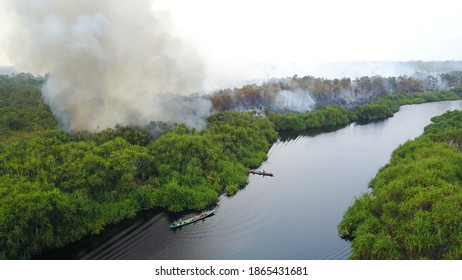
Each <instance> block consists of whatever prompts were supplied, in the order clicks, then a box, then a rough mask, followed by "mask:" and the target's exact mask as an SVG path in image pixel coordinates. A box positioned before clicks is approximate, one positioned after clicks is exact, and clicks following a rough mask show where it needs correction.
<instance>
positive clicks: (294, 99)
mask: <svg viewBox="0 0 462 280" xmlns="http://www.w3.org/2000/svg"><path fill="white" fill-rule="evenodd" d="M457 86H462V72H461V71H454V72H450V73H443V74H422V73H421V74H418V75H416V76H412V77H411V76H399V77H382V76H372V77H368V76H363V77H359V78H356V79H350V78H341V79H324V78H315V77H312V76H305V77H298V76H297V75H295V76H293V77H292V78H281V79H271V80H269V81H267V82H264V83H262V84H261V85H257V84H251V85H245V86H243V87H240V88H234V89H222V90H218V91H216V92H214V93H213V94H211V95H210V97H209V98H210V100H211V101H212V104H213V108H214V110H215V111H217V112H222V111H226V110H236V109H237V110H249V109H252V108H269V109H270V110H271V111H276V112H282V113H287V112H300V110H299V108H297V107H296V106H295V105H297V104H296V103H298V102H299V101H300V100H305V101H306V100H307V99H309V100H312V102H313V105H312V108H310V109H314V108H317V107H322V106H325V105H340V106H343V107H348V108H352V107H355V106H357V105H361V104H366V103H371V102H373V101H374V100H375V99H376V98H378V97H381V96H385V95H387V94H390V93H416V92H437V91H441V90H447V89H450V88H452V87H457ZM288 92H290V93H294V94H296V95H295V96H294V94H292V95H288V94H287V93H288ZM303 97H306V98H303Z"/></svg>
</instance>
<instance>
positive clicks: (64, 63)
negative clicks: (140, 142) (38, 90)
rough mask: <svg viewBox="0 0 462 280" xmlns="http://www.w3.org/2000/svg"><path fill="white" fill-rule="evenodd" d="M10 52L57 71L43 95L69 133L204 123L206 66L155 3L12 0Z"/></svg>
mask: <svg viewBox="0 0 462 280" xmlns="http://www.w3.org/2000/svg"><path fill="white" fill-rule="evenodd" d="M7 4H8V8H9V9H10V12H11V14H12V15H14V22H13V25H12V26H13V30H12V33H11V35H10V37H9V39H10V41H9V48H8V54H9V57H10V59H11V60H12V62H13V63H14V64H15V65H16V66H17V67H18V68H19V69H21V70H24V71H29V72H33V73H50V74H49V76H48V79H47V81H46V84H45V85H44V87H43V89H42V92H43V97H44V99H45V101H46V102H47V103H48V104H49V105H50V107H51V110H52V111H53V113H54V114H55V115H56V116H57V117H58V119H59V121H60V124H61V127H62V128H63V129H65V130H95V129H97V128H105V127H112V126H114V125H115V124H122V125H127V124H137V125H143V124H146V123H148V122H149V121H152V120H154V121H155V120H162V121H171V122H185V123H187V124H188V125H189V126H191V127H195V128H200V127H202V126H203V125H204V120H203V118H204V116H206V115H208V114H209V112H210V109H211V103H210V102H209V101H208V100H207V99H202V98H200V97H196V98H194V100H193V99H191V98H186V97H182V96H178V94H182V95H184V94H189V93H191V92H193V91H196V90H198V89H199V88H200V87H201V85H202V83H203V81H204V73H205V71H204V65H203V63H202V60H201V59H200V57H199V55H198V54H197V53H196V51H195V50H194V49H193V48H191V47H190V46H189V45H187V44H186V43H185V42H184V41H182V40H181V39H179V38H178V37H176V36H175V34H174V33H173V31H172V26H171V23H170V20H169V17H168V14H166V13H162V12H156V13H154V12H153V9H152V8H151V6H152V1H148V0H133V1H109V0H68V1H60V0H14V1H13V0H11V1H8V2H7Z"/></svg>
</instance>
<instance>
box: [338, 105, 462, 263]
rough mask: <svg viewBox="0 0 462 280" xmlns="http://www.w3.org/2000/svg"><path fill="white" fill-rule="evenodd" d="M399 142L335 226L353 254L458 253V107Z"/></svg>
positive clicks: (461, 252)
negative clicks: (364, 192) (416, 134)
mask: <svg viewBox="0 0 462 280" xmlns="http://www.w3.org/2000/svg"><path fill="white" fill-rule="evenodd" d="M432 121H433V124H430V125H429V126H427V127H426V128H425V132H424V134H423V135H422V136H420V137H418V138H416V139H415V140H412V141H408V142H407V143H405V144H403V145H401V146H400V147H398V148H397V149H396V150H395V151H394V152H393V155H392V157H391V160H390V162H389V163H388V164H387V165H385V166H384V167H383V168H381V170H380V171H379V172H378V174H377V175H376V177H375V178H374V179H373V180H372V181H371V183H370V189H371V192H370V193H367V194H364V195H363V196H361V197H360V198H358V199H357V200H356V201H355V203H354V204H353V205H352V206H351V207H350V208H349V209H348V210H347V212H346V213H345V216H344V217H343V220H342V221H341V223H340V224H339V226H338V230H339V233H340V235H341V236H342V237H344V238H346V239H351V240H352V255H351V258H352V259H461V258H462V242H461V240H462V173H461V169H460V167H461V166H462V111H453V112H447V113H445V114H443V115H442V116H438V117H434V118H433V119H432Z"/></svg>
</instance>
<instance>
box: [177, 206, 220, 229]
mask: <svg viewBox="0 0 462 280" xmlns="http://www.w3.org/2000/svg"><path fill="white" fill-rule="evenodd" d="M213 215H215V209H213V210H210V211H207V212H203V213H201V214H200V215H197V216H194V217H192V218H189V219H186V220H182V219H179V220H178V221H175V222H173V224H171V225H170V228H171V229H175V228H180V227H183V226H186V225H189V224H192V223H195V222H197V221H199V220H205V218H207V217H210V216H213Z"/></svg>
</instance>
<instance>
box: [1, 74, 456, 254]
mask: <svg viewBox="0 0 462 280" xmlns="http://www.w3.org/2000/svg"><path fill="white" fill-rule="evenodd" d="M45 79H46V77H41V76H38V77H34V76H33V75H30V74H18V75H14V76H0V111H1V114H0V259H23V258H30V257H31V256H32V255H34V254H38V253H40V252H41V251H43V250H44V249H48V248H55V247H60V246H63V245H65V244H68V243H70V242H72V241H75V240H78V239H80V238H82V237H83V236H85V235H87V234H97V233H99V232H100V231H102V230H103V229H104V227H105V226H107V225H109V224H113V223H116V222H118V221H120V220H122V219H125V218H128V217H133V216H134V215H135V214H136V213H137V212H138V211H140V210H142V209H149V208H161V209H166V210H167V211H172V212H181V211H192V210H202V209H205V208H207V207H210V206H212V205H214V204H215V203H216V202H217V201H218V199H219V196H220V195H221V194H222V193H226V194H228V195H233V194H235V193H236V192H237V191H238V190H239V189H240V188H242V187H244V186H245V185H246V184H247V179H248V169H249V168H254V167H258V166H259V165H260V164H261V163H262V161H264V160H265V159H266V156H267V154H266V153H267V151H268V150H269V148H270V147H271V144H272V143H273V142H274V141H275V140H276V139H277V137H278V135H277V132H276V131H284V130H301V129H307V128H314V127H326V126H338V125H345V124H348V123H351V122H354V121H357V120H360V121H364V122H367V121H374V120H378V119H382V118H384V117H388V116H390V114H389V111H390V112H396V111H397V110H398V109H399V106H400V105H402V104H410V103H421V102H427V101H437V100H448V99H457V98H460V97H461V95H462V90H460V88H454V89H452V90H450V91H446V92H441V93H435V94H429V93H425V94H416V93H412V94H396V95H386V96H384V97H379V98H377V99H376V101H375V103H373V104H371V105H362V106H358V107H356V109H347V108H345V107H342V106H338V105H326V106H320V107H319V108H318V110H313V111H310V112H307V113H303V114H296V113H289V114H281V113H276V112H272V111H271V110H269V108H268V109H267V110H265V111H266V114H265V115H267V117H265V115H260V114H257V113H256V112H255V111H247V112H236V111H224V112H218V113H215V114H214V115H212V116H210V117H209V118H208V119H207V127H206V129H204V130H202V131H196V130H194V129H192V130H191V129H189V128H187V127H186V126H185V125H182V124H176V125H165V124H162V123H155V122H153V123H151V124H149V125H148V127H144V128H140V127H132V126H120V125H119V126H116V127H114V128H108V129H105V130H103V131H100V132H98V133H90V132H70V133H69V132H63V131H61V130H59V129H58V123H57V121H56V119H55V118H54V116H53V115H52V113H51V112H50V110H49V108H48V106H47V105H46V103H45V102H44V101H43V100H42V97H41V92H40V88H41V86H42V84H43V82H44V81H45ZM374 106H376V107H377V108H379V109H376V107H374ZM383 111H385V113H383ZM391 115H392V113H391ZM149 126H155V127H156V129H157V128H159V127H163V128H164V131H163V134H162V135H161V136H160V137H159V138H157V139H155V140H154V139H153V138H152V136H151V135H150V134H149V133H148V130H147V129H149ZM457 143H460V142H457Z"/></svg>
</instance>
